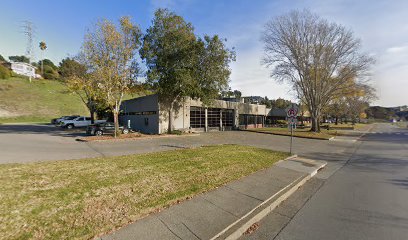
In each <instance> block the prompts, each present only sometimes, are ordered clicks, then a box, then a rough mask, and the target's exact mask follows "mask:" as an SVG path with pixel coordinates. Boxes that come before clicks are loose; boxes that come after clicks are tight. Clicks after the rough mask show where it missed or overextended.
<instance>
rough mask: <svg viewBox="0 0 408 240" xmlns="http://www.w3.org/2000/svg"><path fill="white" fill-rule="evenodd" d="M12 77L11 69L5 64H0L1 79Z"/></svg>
mask: <svg viewBox="0 0 408 240" xmlns="http://www.w3.org/2000/svg"><path fill="white" fill-rule="evenodd" d="M10 77H11V71H10V70H9V69H8V68H6V67H5V66H3V65H0V79H7V78H10Z"/></svg>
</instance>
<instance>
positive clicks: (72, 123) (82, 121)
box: [60, 117, 106, 129]
mask: <svg viewBox="0 0 408 240" xmlns="http://www.w3.org/2000/svg"><path fill="white" fill-rule="evenodd" d="M104 122H106V120H95V122H94V123H95V124H97V123H104ZM89 125H91V118H90V117H77V118H74V119H71V120H62V121H61V123H60V126H61V127H65V128H68V129H72V128H77V127H87V126H89Z"/></svg>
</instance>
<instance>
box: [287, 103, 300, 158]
mask: <svg viewBox="0 0 408 240" xmlns="http://www.w3.org/2000/svg"><path fill="white" fill-rule="evenodd" d="M298 111H299V110H298V108H297V107H296V105H295V104H292V106H291V107H289V108H287V109H286V115H287V116H288V127H289V129H290V154H292V145H293V129H296V124H297V114H298Z"/></svg>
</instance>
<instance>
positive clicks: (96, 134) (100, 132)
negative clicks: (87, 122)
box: [95, 130, 103, 136]
mask: <svg viewBox="0 0 408 240" xmlns="http://www.w3.org/2000/svg"><path fill="white" fill-rule="evenodd" d="M102 135H103V132H102V130H96V131H95V136H102Z"/></svg>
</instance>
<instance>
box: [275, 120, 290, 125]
mask: <svg viewBox="0 0 408 240" xmlns="http://www.w3.org/2000/svg"><path fill="white" fill-rule="evenodd" d="M276 124H283V125H285V124H288V121H286V120H277V121H276Z"/></svg>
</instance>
